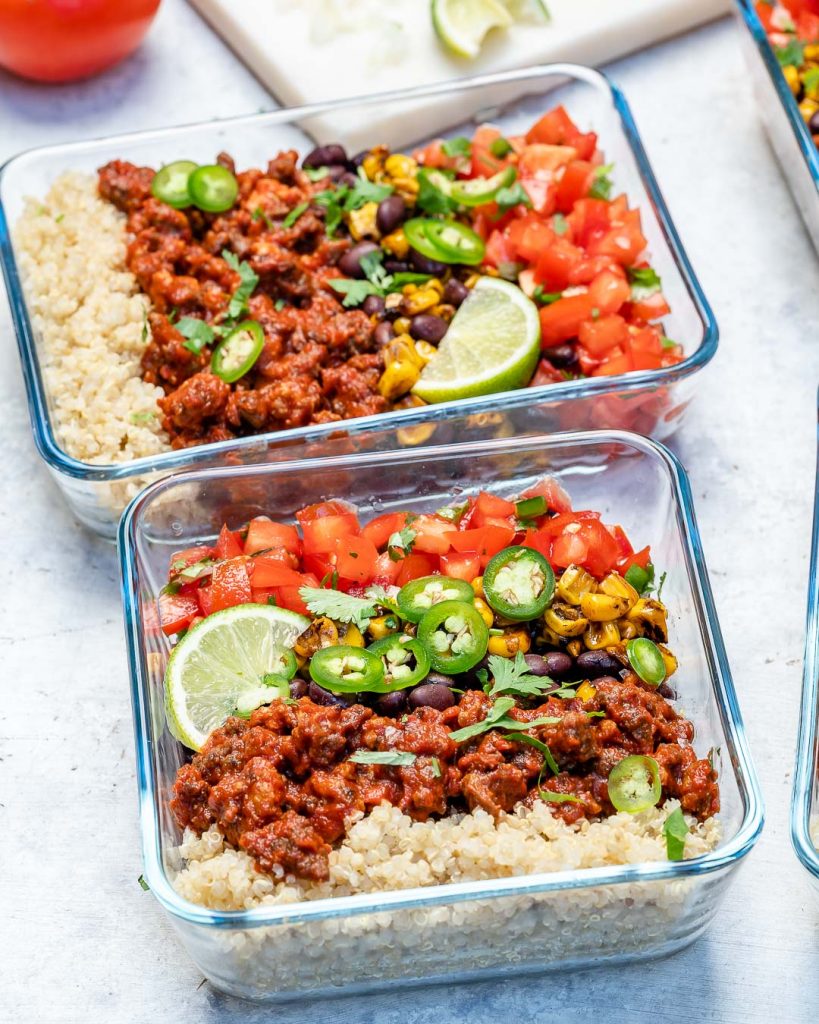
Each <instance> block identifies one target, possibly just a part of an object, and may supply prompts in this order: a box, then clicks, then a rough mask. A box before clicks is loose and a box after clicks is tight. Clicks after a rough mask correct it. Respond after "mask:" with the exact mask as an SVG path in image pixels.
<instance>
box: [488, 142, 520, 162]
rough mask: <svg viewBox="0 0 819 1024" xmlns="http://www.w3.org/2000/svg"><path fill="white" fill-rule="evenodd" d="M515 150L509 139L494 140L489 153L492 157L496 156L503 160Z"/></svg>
mask: <svg viewBox="0 0 819 1024" xmlns="http://www.w3.org/2000/svg"><path fill="white" fill-rule="evenodd" d="M513 149H514V146H513V145H512V143H511V142H510V141H509V140H508V139H504V138H500V139H493V140H492V141H491V142H490V143H489V152H490V153H491V154H492V156H496V157H499V158H501V159H502V158H503V157H505V156H506V155H507V154H508V153H511V152H512V150H513Z"/></svg>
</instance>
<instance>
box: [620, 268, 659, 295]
mask: <svg viewBox="0 0 819 1024" xmlns="http://www.w3.org/2000/svg"><path fill="white" fill-rule="evenodd" d="M628 279H629V281H631V297H632V299H633V300H634V301H635V302H640V301H641V300H642V299H650V298H651V296H652V295H656V294H657V292H658V291H660V289H661V288H662V286H663V282H662V280H661V278H660V275H659V274H658V273H657V271H656V270H655V269H654V268H653V267H630V268H629V272H628Z"/></svg>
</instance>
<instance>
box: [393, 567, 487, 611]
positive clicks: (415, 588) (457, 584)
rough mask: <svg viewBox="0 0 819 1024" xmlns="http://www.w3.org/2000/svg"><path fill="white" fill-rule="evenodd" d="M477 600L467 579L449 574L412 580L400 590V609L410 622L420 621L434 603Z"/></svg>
mask: <svg viewBox="0 0 819 1024" xmlns="http://www.w3.org/2000/svg"><path fill="white" fill-rule="evenodd" d="M474 600H475V591H474V590H473V589H472V587H471V586H470V585H469V584H468V583H467V582H466V580H459V579H453V578H450V577H449V576H423V577H422V578H421V579H417V580H412V581H411V582H410V583H407V584H406V585H405V586H403V587H402V588H401V589H400V590H399V592H398V610H399V611H400V612H401V615H402V616H403V617H404V618H405V619H407V620H408V621H409V622H420V621H421V619H422V618H423V617H424V615H426V613H427V612H428V611H429V610H430V608H432V607H433V605H436V604H440V603H441V601H465V602H466V603H467V604H469V603H471V602H472V601H474Z"/></svg>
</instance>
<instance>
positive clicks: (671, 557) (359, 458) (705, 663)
mask: <svg viewBox="0 0 819 1024" xmlns="http://www.w3.org/2000/svg"><path fill="white" fill-rule="evenodd" d="M544 473H549V474H552V475H554V476H555V477H556V478H557V479H558V480H559V482H560V483H561V484H562V485H563V486H564V487H565V488H566V489H567V490H568V492H569V494H570V495H571V496H572V498H573V501H574V505H575V507H576V508H594V509H597V510H599V511H600V512H602V514H603V518H604V520H605V521H608V522H619V523H621V524H622V525H623V527H624V528H625V529H626V531H627V533H628V534H629V535H630V536H631V537H632V539H633V540H635V541H636V542H638V543H640V544H645V543H650V544H651V545H652V557H653V560H654V562H655V564H656V565H657V566H659V567H662V568H663V569H664V570H665V571H667V573H668V576H667V580H666V583H665V588H664V591H663V600H664V603H665V604H666V606H667V608H668V609H669V613H670V619H669V630H670V634H671V643H672V646H673V649H674V650H675V653H676V655H677V656H678V658H679V661H680V665H681V668H680V673H679V676H678V677H677V678H678V679H679V682H678V683H677V682H676V681H675V686H676V687H677V689H678V692H679V693H680V695H681V701H680V704H681V709H682V710H683V711H684V713H685V714H686V716H687V717H688V718H689V719H690V720H691V721H692V722H693V723H694V726H695V729H696V737H695V743H696V744H697V747H698V749H699V750H701V751H706V750H708V749H709V748H714V750H715V751H717V753H716V754H715V757H716V767H717V770H718V771H719V775H720V785H721V802H722V809H721V812H720V816H719V821H720V837H719V841H718V843H717V845H716V847H715V848H713V849H712V850H711V851H710V852H709V853H707V854H706V855H704V856H701V857H697V858H693V859H691V860H685V861H678V862H671V861H662V862H654V863H639V864H630V865H625V866H608V867H597V868H584V869H575V870H563V871H560V872H557V873H551V874H538V875H528V876H527V875H519V876H517V877H509V878H503V879H500V880H497V879H495V880H492V881H483V882H461V883H453V884H448V885H441V886H436V887H429V888H417V889H405V890H402V891H391V892H379V893H376V894H375V895H354V896H345V897H342V898H336V899H325V900H317V901H315V902H303V903H295V904H289V905H279V906H275V907H272V906H257V907H254V908H252V909H248V910H244V911H230V912H224V911H214V910H209V909H206V908H204V907H202V906H197V905H194V904H193V903H191V902H188V901H186V900H185V899H183V898H182V897H181V896H180V895H179V894H178V893H177V892H176V890H175V889H174V886H173V877H174V873H175V872H176V871H177V870H178V869H179V868H180V867H181V860H180V857H179V854H178V852H177V851H176V847H177V846H178V844H179V841H180V831H179V828H178V826H177V825H176V823H175V821H174V819H173V817H172V815H171V813H170V810H169V808H168V798H169V792H170V788H171V786H172V784H173V780H174V778H175V775H176V772H177V769H178V768H179V766H180V765H181V764H182V763H183V761H184V759H185V751H184V750H183V748H182V746H181V745H180V744H179V743H178V742H177V741H176V740H175V739H173V737H172V736H171V734H170V733H169V731H168V729H167V727H166V724H165V716H164V711H163V675H164V669H165V665H166V663H167V658H168V654H169V641H168V639H167V637H165V636H164V634H162V632H161V631H160V630H158V629H157V628H156V625H155V623H156V616H155V603H154V602H155V598H156V595H157V593H158V591H159V589H160V588H161V586H162V585H163V583H164V582H165V580H166V578H167V567H168V563H169V558H170V554H171V552H172V551H174V550H178V549H180V548H184V547H186V546H188V545H190V544H193V543H201V542H202V541H204V540H205V539H206V538H210V537H213V536H214V535H215V534H216V533H217V532H218V530H219V527H220V526H221V524H222V522H223V521H224V520H227V522H228V525H230V526H231V527H236V526H238V525H239V524H241V523H244V522H246V521H247V519H248V518H250V517H252V516H254V515H257V514H259V513H266V514H270V515H271V516H274V517H276V518H277V519H283V520H287V519H290V518H291V517H292V516H293V513H294V512H295V510H297V509H298V508H300V507H301V506H303V505H304V504H306V503H309V502H315V501H320V500H324V499H327V498H330V497H343V498H346V499H348V500H350V501H352V502H355V503H356V504H357V505H358V506H359V510H360V512H361V513H362V515H363V517H365V518H366V517H367V516H368V515H373V514H378V513H383V512H388V511H391V510H393V509H398V508H400V509H402V510H404V509H414V510H417V511H421V510H429V509H435V508H437V507H439V506H440V505H441V504H443V503H445V502H446V501H448V500H450V499H451V496H452V493H453V490H454V489H456V488H458V489H460V491H461V492H463V493H465V494H474V493H477V491H479V490H480V489H482V488H487V489H490V490H491V491H492V492H493V493H496V494H501V495H507V496H508V495H512V494H516V493H520V492H521V491H522V490H524V489H525V487H526V486H528V485H529V484H530V483H531V482H533V481H534V480H535V479H538V478H540V477H542V476H543V475H544ZM374 495H377V498H375V497H373V496H374ZM119 544H120V560H121V571H122V581H123V601H124V614H125V626H126V637H127V645H128V657H129V670H130V674H131V686H132V691H131V692H132V700H133V710H134V723H135V731H136V751H137V778H138V786H139V804H140V820H141V827H142V843H143V858H144V864H145V878H146V880H147V882H148V884H149V886H150V888H151V891H152V892H153V894H154V896H155V897H156V899H157V900H158V901H159V902H160V904H161V905H162V907H163V908H164V909H165V911H166V912H167V913H168V915H169V917H170V919H171V921H172V923H173V925H174V927H175V928H176V930H177V932H178V934H179V935H180V937H181V939H182V941H183V943H184V944H185V946H186V947H187V949H188V952H189V953H190V955H191V956H192V958H193V959H194V960H195V962H196V963H197V965H198V966H199V968H200V969H201V970H202V972H203V973H204V974H205V975H206V977H207V978H208V979H209V980H210V981H211V982H212V983H213V984H214V985H215V986H216V987H217V988H219V989H222V990H224V991H226V992H230V993H232V994H234V995H238V996H243V997H246V998H251V999H265V1000H286V999H292V998H294V997H296V996H308V995H309V996H318V995H327V994H331V993H337V992H339V991H340V990H342V989H343V990H344V991H345V992H352V991H355V992H361V991H368V990H372V989H377V988H380V987H385V986H389V985H394V984H398V983H401V984H420V983H433V982H436V983H438V982H443V981H453V980H466V979H477V978H485V977H488V976H491V975H494V974H501V973H502V974H509V973H512V972H527V971H528V972H536V971H543V970H548V969H554V968H566V967H570V966H577V965H593V964H598V963H603V962H613V961H616V962H619V961H628V960H634V959H640V958H645V957H651V956H661V955H665V954H668V953H671V952H674V951H675V950H678V949H680V948H682V947H683V946H686V945H687V944H688V943H690V942H692V941H693V940H694V939H695V938H696V937H697V936H698V935H700V934H701V932H702V931H703V930H704V929H705V928H706V926H707V925H708V923H709V922H710V920H711V918H712V917H713V915H714V913H715V912H716V910H717V907H718V904H719V902H720V899H721V897H722V896H723V894H724V893H725V890H726V888H727V885H728V883H729V881H730V879H731V877H732V875H733V872H734V871H735V870H736V868H737V867H738V866H739V864H740V862H741V861H742V859H743V858H744V857H745V855H746V854H747V853H748V852H749V851H750V849H751V848H752V846H753V845H754V843H755V841H756V839H757V837H758V835H759V832H760V830H761V828H762V820H763V812H762V799H761V794H760V790H759V785H758V782H757V778H756V774H755V771H754V768H753V766H752V764H751V760H750V756H749V753H748V749H747V745H746V740H745V733H744V727H743V724H742V720H741V716H740V712H739V708H738V705H737V700H736V695H735V693H734V687H733V683H732V681H731V673H730V669H729V666H728V661H727V658H726V653H725V649H724V647H723V643H722V638H721V635H720V629H719V624H718V622H717V617H716V612H715V609H714V605H713V600H712V597H711V590H710V586H709V582H708V577H707V573H706V569H705V564H704V561H703V555H702V550H701V546H700V539H699V535H698V532H697V526H696V522H695V518H694V510H693V507H692V500H691V493H690V488H689V485H688V481H687V479H686V476H685V473H684V471H683V469H682V468H681V466H680V464H679V463H678V462H677V460H676V459H675V458H674V456H673V455H671V454H670V453H669V452H668V451H667V450H666V449H665V448H664V447H662V446H661V445H658V444H656V443H655V442H652V441H650V440H647V439H644V438H641V437H638V436H637V435H634V434H627V433H624V432H614V431H613V432H593V433H591V432H590V433H575V434H560V435H552V436H549V437H545V436H532V437H526V438H515V439H508V440H503V439H495V440H489V441H483V442H474V443H471V444H467V445H462V446H459V447H458V448H454V447H429V448H417V449H415V450H413V451H403V452H392V453H368V454H364V455H355V456H347V457H336V458H320V459H315V460H309V461H298V462H291V463H289V464H283V463H282V464H278V465H260V466H237V467H235V468H220V469H208V470H199V471H193V472H191V473H186V474H184V475H180V476H177V477H175V478H169V479H164V480H162V481H159V482H157V483H154V484H153V485H151V486H150V487H149V488H147V489H146V490H145V491H144V492H143V493H142V494H141V495H140V496H139V497H137V498H136V499H135V500H134V502H133V503H132V504H131V506H130V507H129V509H128V510H127V512H126V513H125V515H124V516H123V519H122V522H121V526H120V533H119ZM152 622H153V623H154V626H153V628H152V627H151V625H150V624H151V623H152ZM555 935H559V941H558V942H554V943H551V942H549V941H548V940H547V939H544V936H546V937H548V936H555Z"/></svg>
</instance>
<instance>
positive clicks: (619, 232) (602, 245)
mask: <svg viewBox="0 0 819 1024" xmlns="http://www.w3.org/2000/svg"><path fill="white" fill-rule="evenodd" d="M646 245H648V242H647V240H646V238H645V236H644V235H643V233H642V228H641V225H640V211H639V210H628V211H627V212H626V213H624V214H623V217H622V220H621V221H620V222H619V223H614V222H612V228H611V230H610V231H607V232H606V234H605V235H603V237H602V238H592V239H591V240H590V241H589V245H588V249H589V252H590V253H591V255H592V256H610V257H611V258H612V259H614V260H616V261H617V262H618V263H620V264H621V265H622V266H624V267H633V266H634V264H635V263H636V262H637V260H638V258H639V257H640V255H641V253H642V252H643V250H644V249H645V247H646Z"/></svg>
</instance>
